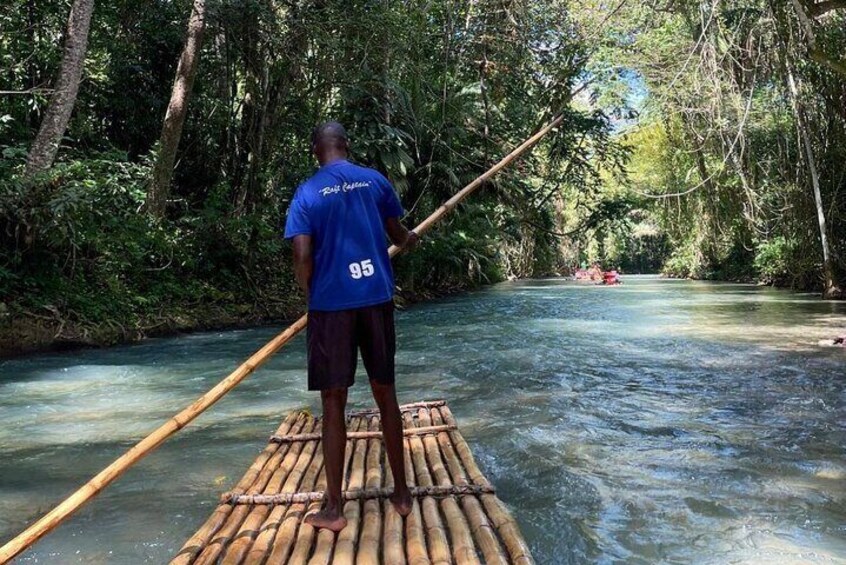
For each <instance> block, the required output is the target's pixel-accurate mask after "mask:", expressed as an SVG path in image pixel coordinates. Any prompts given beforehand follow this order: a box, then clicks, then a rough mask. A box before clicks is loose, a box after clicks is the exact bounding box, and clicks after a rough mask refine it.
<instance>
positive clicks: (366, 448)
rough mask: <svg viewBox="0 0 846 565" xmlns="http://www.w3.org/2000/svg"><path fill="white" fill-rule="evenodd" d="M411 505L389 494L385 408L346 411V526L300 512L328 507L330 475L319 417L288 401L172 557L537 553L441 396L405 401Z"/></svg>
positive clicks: (437, 559) (417, 564) (294, 559)
mask: <svg viewBox="0 0 846 565" xmlns="http://www.w3.org/2000/svg"><path fill="white" fill-rule="evenodd" d="M400 409H401V410H402V413H403V422H404V425H403V427H404V433H405V447H406V449H405V459H406V460H405V468H406V475H407V477H406V478H407V481H408V484H409V486H411V487H412V494H413V496H414V507H413V510H412V512H411V514H410V515H409V516H408V517H407V518H406V519H405V520H403V518H402V517H401V516H400V515H399V514H397V512H396V511H395V510H394V508H393V506H392V505H391V503H390V501H389V500H388V496H389V495H390V494H391V492H392V491H393V477H392V476H391V471H390V467H389V466H388V461H387V457H386V454H385V450H384V449H383V448H382V434H381V432H380V429H381V428H380V422H379V413H378V411H376V410H366V411H361V412H354V413H352V414H350V416H349V417H348V421H347V450H346V460H345V463H344V469H345V478H344V485H343V489H344V497H345V499H346V503H345V506H344V515H345V516H346V518H347V520H348V524H347V527H346V528H344V529H343V530H342V531H341V532H340V533H338V534H334V533H332V532H329V531H326V530H321V531H318V530H315V529H314V528H312V527H311V526H309V525H308V524H306V523H304V522H303V518H304V517H305V516H306V514H308V513H310V512H313V511H315V510H317V509H319V508H320V504H321V500H322V498H323V490H324V489H325V487H326V478H325V473H324V468H323V454H322V450H321V448H320V419H319V418H315V417H313V416H311V415H310V414H308V413H306V412H292V413H291V414H289V415H288V417H287V418H286V419H285V421H283V422H282V425H281V426H279V429H278V430H277V432H276V433H275V434H274V435H273V436H272V437H271V438H270V442H269V443H268V445H267V447H265V448H264V451H262V452H261V454H260V455H259V456H258V458H257V459H256V460H255V462H253V464H252V466H251V467H250V468H249V469H248V470H247V472H246V474H245V475H244V477H243V478H242V479H241V480H240V481H239V482H238V484H237V485H236V486H235V488H234V489H233V490H232V491H231V492H227V493H225V494H223V495H222V497H221V503H220V505H219V506H218V507H217V509H216V510H215V511H214V513H213V514H212V515H211V517H210V518H209V519H208V520H207V521H206V523H205V524H203V526H202V527H201V528H200V529H199V530H198V531H197V533H195V534H194V535H193V536H192V537H191V539H189V540H188V541H187V542H186V543H185V545H184V546H183V547H182V549H181V550H180V551H179V553H177V555H176V556H175V557H174V559H173V561H171V563H173V564H179V565H185V564H189V563H224V564H243V563H249V564H258V563H268V564H269V563H273V564H276V563H296V564H305V563H308V564H309V565H317V564H328V563H335V564H338V563H357V564H379V563H384V564H386V565H403V564H406V563H408V564H409V565H423V564H428V563H435V564H446V563H458V564H465V563H466V564H471V563H488V564H499V563H515V564H520V565H527V564H531V563H534V560H533V559H532V556H531V554H530V552H529V548H528V545H527V544H526V542H525V540H524V539H523V536H522V535H521V533H520V530H519V528H518V527H517V524H516V522H515V521H514V518H513V517H512V516H511V514H510V513H509V512H508V510H507V509H506V508H505V506H504V505H503V503H502V502H501V501H500V500H499V499H498V498H497V497H496V495H495V491H494V487H493V485H491V483H490V482H489V481H488V480H487V479H486V478H485V476H484V475H482V472H481V471H480V470H479V467H478V465H477V464H476V462H475V460H474V459H473V455H472V454H471V452H470V448H469V447H468V445H467V442H466V441H465V440H464V438H463V437H462V436H461V433H460V432H459V431H458V428H457V426H456V423H455V419H454V418H453V416H452V412H450V409H449V407H448V406H447V405H446V402H445V401H427V402H417V403H414V404H406V405H404V406H401V407H400Z"/></svg>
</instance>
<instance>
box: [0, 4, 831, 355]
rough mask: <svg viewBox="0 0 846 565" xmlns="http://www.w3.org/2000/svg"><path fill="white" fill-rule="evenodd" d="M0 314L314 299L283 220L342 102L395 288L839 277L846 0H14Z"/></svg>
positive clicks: (12, 337)
mask: <svg viewBox="0 0 846 565" xmlns="http://www.w3.org/2000/svg"><path fill="white" fill-rule="evenodd" d="M3 8H4V9H3V10H2V11H1V12H0V61H2V75H0V76H2V79H0V91H2V92H0V151H2V161H0V241H2V247H0V325H2V327H3V328H4V329H3V331H2V332H0V334H2V344H0V345H3V346H4V347H6V348H10V347H14V346H15V344H20V343H33V344H39V343H49V342H52V341H54V340H58V341H73V342H96V343H102V342H108V341H114V340H122V339H132V338H133V337H135V336H138V335H142V334H147V333H150V332H156V331H160V330H163V329H169V328H179V327H203V326H211V325H217V324H226V323H233V322H239V323H247V322H255V321H260V320H266V319H274V318H281V317H286V316H290V315H291V314H293V313H294V312H296V311H297V310H298V309H300V308H301V307H302V302H301V298H300V296H299V294H298V292H297V291H296V290H295V284H294V279H293V275H292V268H291V261H290V252H289V249H288V247H287V244H286V243H285V242H284V240H283V239H282V238H281V236H280V233H281V228H282V226H283V224H284V219H285V214H286V210H287V206H288V204H289V202H290V200H291V197H292V195H293V192H294V190H295V189H296V187H297V185H298V184H299V183H300V182H301V181H302V180H303V179H304V178H306V177H307V176H308V175H309V174H310V173H311V172H312V171H313V170H314V167H315V162H314V161H313V158H312V157H311V156H310V154H309V148H310V147H309V146H310V144H309V138H310V134H311V130H312V128H313V127H314V126H315V125H316V124H317V123H319V122H321V121H323V120H326V119H337V120H340V121H341V122H342V123H344V124H345V125H346V126H347V128H348V130H349V131H350V134H351V138H352V144H353V154H354V158H355V160H357V161H358V162H360V163H363V164H366V165H369V166H373V167H376V168H378V169H380V170H381V171H382V172H384V173H385V174H386V175H387V176H388V177H389V178H390V179H391V180H392V181H393V182H394V184H395V186H396V188H397V190H398V192H399V194H400V196H401V198H402V201H403V204H404V206H405V208H406V210H407V211H408V217H407V218H406V223H407V225H413V224H414V223H415V222H416V221H419V220H420V219H422V218H424V217H425V216H426V215H427V214H428V213H430V212H431V211H432V210H434V209H435V208H436V207H437V206H438V204H439V203H440V202H441V201H443V200H444V199H446V198H448V197H449V196H450V195H451V194H453V193H454V192H455V191H456V190H457V189H458V188H460V187H461V186H462V185H463V184H465V183H466V182H468V181H470V180H472V179H473V178H475V177H476V176H478V175H479V174H481V173H482V172H484V171H485V170H486V169H487V168H488V167H490V166H491V165H492V164H493V163H495V162H496V161H497V160H498V159H499V158H500V157H501V156H502V155H503V154H505V153H506V152H507V151H509V150H510V149H511V148H512V147H513V146H515V145H517V144H518V143H519V142H520V141H522V140H523V139H524V138H526V137H528V136H529V135H530V134H531V133H532V132H533V131H534V130H536V129H537V128H538V127H539V126H540V125H541V124H543V123H544V122H545V121H547V120H548V119H550V118H551V117H552V116H554V115H556V114H558V113H560V112H563V113H564V115H565V119H564V122H563V124H562V126H561V127H559V128H558V129H557V130H556V131H555V132H554V133H553V134H552V135H550V136H549V137H548V138H547V139H546V140H544V142H543V143H542V144H541V145H539V146H538V147H537V148H536V149H535V151H534V152H533V154H532V155H531V156H529V157H527V158H524V159H522V160H521V161H520V162H519V163H518V164H517V165H515V166H512V167H510V168H509V169H507V170H506V171H504V172H503V173H502V174H501V175H499V176H498V177H496V178H495V180H494V181H493V182H491V183H489V185H488V186H486V187H485V188H484V190H483V191H482V192H480V193H479V194H478V195H476V196H474V197H473V199H472V200H471V201H470V202H469V203H467V204H466V205H463V206H462V207H461V208H460V210H459V211H458V213H457V214H454V215H453V216H451V217H450V218H449V220H448V221H447V222H445V223H444V224H442V225H440V226H439V228H438V229H437V230H436V231H435V232H433V233H432V234H431V235H429V236H428V237H427V239H426V240H425V241H424V243H423V245H422V246H421V247H420V248H419V250H418V251H416V252H415V253H414V254H413V255H409V256H405V257H402V258H401V259H400V260H399V261H398V263H397V274H398V284H399V287H400V289H401V292H402V293H404V294H405V295H406V296H407V297H412V298H413V297H419V296H426V295H428V294H430V293H439V292H445V291H451V290H454V289H460V288H466V287H469V286H472V285H477V284H482V283H485V282H491V281H496V280H501V279H503V278H506V277H526V276H542V275H547V274H556V273H557V274H564V273H567V272H569V270H571V269H572V268H573V267H574V266H575V265H578V264H579V263H581V262H585V261H590V262H594V261H597V262H600V263H602V264H603V265H604V266H606V267H612V266H613V267H619V268H621V269H622V270H623V272H664V273H667V274H671V275H675V276H690V277H698V278H715V279H727V280H728V279H731V280H749V281H763V282H767V283H774V284H778V285H784V286H790V287H793V288H797V289H814V290H818V291H821V292H823V293H824V294H825V295H826V296H827V297H831V298H835V297H838V296H840V294H841V293H840V288H839V284H840V283H841V282H842V281H843V278H844V275H846V237H844V235H846V203H844V198H843V192H844V191H846V59H844V53H846V2H843V1H838V0H831V1H814V0H741V1H733V2H727V1H723V0H708V1H693V0H651V1H647V2H633V1H626V0H613V1H600V0H589V1H583V2H568V1H566V0H547V1H532V2H529V1H521V0H460V1H459V0H442V1H438V0H432V1H428V2H406V1H388V0H346V1H343V2H333V1H327V0H302V1H301V0H287V1H279V0H194V1H193V2H189V1H187V0H177V1H167V2H165V1H161V0H133V1H128V0H113V1H110V2H96V3H95V2H94V0H73V1H70V0H40V1H38V2H36V1H34V0H4V2H3Z"/></svg>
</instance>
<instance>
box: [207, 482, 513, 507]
mask: <svg viewBox="0 0 846 565" xmlns="http://www.w3.org/2000/svg"><path fill="white" fill-rule="evenodd" d="M410 490H411V496H413V497H416V498H419V497H421V496H432V497H435V498H439V497H447V496H466V495H479V494H493V493H495V492H496V489H494V488H493V487H491V486H487V485H442V486H439V485H432V486H429V487H411V489H410ZM393 492H394V489H393V488H379V487H369V488H359V489H352V490H348V491H345V492H343V493H341V495H342V496H343V498H344V500H373V499H377V498H388V497H389V496H391V495H392V494H393ZM323 494H324V493H323V492H322V491H314V492H296V493H292V492H286V493H282V494H234V493H231V492H227V493H225V494H223V495H221V497H220V502H222V503H224V504H255V505H268V504H269V505H274V504H293V503H304V502H315V501H320V500H323Z"/></svg>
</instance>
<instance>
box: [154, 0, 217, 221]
mask: <svg viewBox="0 0 846 565" xmlns="http://www.w3.org/2000/svg"><path fill="white" fill-rule="evenodd" d="M205 27H206V2H205V0H194V5H193V7H192V8H191V17H190V18H189V19H188V33H187V37H186V39H185V46H184V47H183V49H182V55H180V57H179V64H178V65H177V66H176V79H175V80H174V81H173V91H172V92H171V95H170V103H169V104H168V106H167V113H166V114H165V119H164V125H163V126H162V134H161V138H160V139H159V152H158V157H157V159H156V164H155V166H154V167H153V178H152V179H151V181H150V186H149V189H148V191H147V201H146V208H147V211H148V212H149V213H150V214H152V215H154V216H157V217H161V216H163V215H164V212H165V207H166V205H167V197H168V193H169V192H170V180H171V178H172V177H173V167H174V165H175V164H176V150H177V149H178V148H179V140H180V139H181V138H182V128H183V126H184V125H185V117H186V116H187V115H188V103H189V101H190V100H191V91H192V90H193V88H194V77H195V76H196V74H197V65H198V63H199V61H200V48H201V46H202V42H203V32H204V31H205Z"/></svg>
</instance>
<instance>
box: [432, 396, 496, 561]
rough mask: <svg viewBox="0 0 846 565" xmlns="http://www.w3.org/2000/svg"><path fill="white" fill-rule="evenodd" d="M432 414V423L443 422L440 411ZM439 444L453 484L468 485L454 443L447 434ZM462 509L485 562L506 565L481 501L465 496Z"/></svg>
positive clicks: (442, 436) (439, 436) (444, 433)
mask: <svg viewBox="0 0 846 565" xmlns="http://www.w3.org/2000/svg"><path fill="white" fill-rule="evenodd" d="M431 412H432V422H433V423H434V424H440V423H442V422H443V419H442V416H441V413H440V411H439V410H437V409H434V410H432V411H431ZM438 444H439V445H440V448H441V453H443V456H444V460H445V461H446V464H447V468H448V469H449V474H450V476H451V477H452V482H453V483H455V484H457V485H466V484H468V483H467V475H466V474H465V473H464V468H463V467H462V466H461V461H460V460H459V459H458V455H456V453H455V448H454V447H453V445H452V441H451V440H450V438H449V435H448V434H447V433H446V432H441V433H439V434H438ZM461 507H462V508H463V509H464V515H465V516H466V517H467V520H468V521H469V522H470V527H471V529H472V530H473V539H475V541H476V545H477V546H478V547H479V549H480V550H481V551H482V556H483V557H484V562H485V563H487V564H488V565H506V564H507V563H508V559H507V558H506V557H505V554H504V553H503V551H502V547H501V546H500V544H499V540H498V539H497V537H496V530H495V529H494V525H493V524H491V522H490V520H488V517H487V515H486V514H485V511H484V509H483V508H482V505H481V503H480V502H479V499H478V498H476V497H475V496H463V497H461Z"/></svg>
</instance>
